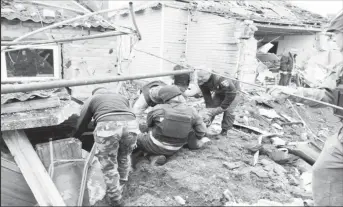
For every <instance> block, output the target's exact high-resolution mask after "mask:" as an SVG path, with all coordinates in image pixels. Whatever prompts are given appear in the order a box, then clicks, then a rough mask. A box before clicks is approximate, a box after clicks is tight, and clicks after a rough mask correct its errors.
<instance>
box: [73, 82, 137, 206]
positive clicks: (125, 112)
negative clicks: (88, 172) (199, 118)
mask: <svg viewBox="0 0 343 207" xmlns="http://www.w3.org/2000/svg"><path fill="white" fill-rule="evenodd" d="M92 95H93V96H92V97H90V98H89V99H88V100H87V101H86V102H85V104H84V106H83V108H82V111H81V114H80V117H79V119H78V122H77V127H76V131H75V134H74V137H76V138H79V137H80V136H81V135H82V134H83V132H85V130H86V129H87V126H88V124H89V122H90V121H91V119H92V118H94V120H95V124H96V127H95V130H94V141H95V143H96V147H97V150H98V151H97V152H96V153H95V156H96V157H97V158H98V159H99V162H100V164H101V170H102V172H103V174H104V178H105V183H106V185H107V193H106V196H107V197H106V199H107V201H108V202H109V204H111V205H113V206H118V205H122V199H121V198H122V191H123V187H124V185H125V183H126V182H127V180H128V176H129V170H130V167H131V157H130V156H131V153H132V151H133V149H134V147H135V146H136V141H137V134H138V133H139V129H138V123H137V121H136V117H135V115H134V114H133V113H132V112H131V110H130V108H129V101H128V99H127V98H125V97H124V96H122V95H120V94H117V93H113V92H110V91H109V90H107V89H105V88H97V89H95V90H94V91H93V92H92Z"/></svg>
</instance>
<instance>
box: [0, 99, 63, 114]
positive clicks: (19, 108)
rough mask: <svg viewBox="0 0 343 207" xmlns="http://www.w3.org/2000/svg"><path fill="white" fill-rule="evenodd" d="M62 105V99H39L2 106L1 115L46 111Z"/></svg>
mask: <svg viewBox="0 0 343 207" xmlns="http://www.w3.org/2000/svg"><path fill="white" fill-rule="evenodd" d="M60 105H61V101H60V99H59V98H58V97H57V96H55V97H50V98H46V99H37V100H30V101H24V102H14V103H9V104H2V105H1V114H9V113H15V112H23V111H30V110H35V109H46V108H53V107H57V106H60Z"/></svg>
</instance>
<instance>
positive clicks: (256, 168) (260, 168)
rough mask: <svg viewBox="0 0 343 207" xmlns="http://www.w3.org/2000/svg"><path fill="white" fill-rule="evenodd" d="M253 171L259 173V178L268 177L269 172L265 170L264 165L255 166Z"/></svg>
mask: <svg viewBox="0 0 343 207" xmlns="http://www.w3.org/2000/svg"><path fill="white" fill-rule="evenodd" d="M251 172H252V173H254V174H255V175H257V176H258V177H259V178H268V177H269V176H268V173H267V172H266V171H265V170H263V168H262V167H254V168H253V169H252V170H251Z"/></svg>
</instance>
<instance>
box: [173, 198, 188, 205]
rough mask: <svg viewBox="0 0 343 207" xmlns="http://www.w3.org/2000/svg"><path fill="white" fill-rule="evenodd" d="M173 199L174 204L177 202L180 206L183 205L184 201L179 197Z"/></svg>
mask: <svg viewBox="0 0 343 207" xmlns="http://www.w3.org/2000/svg"><path fill="white" fill-rule="evenodd" d="M174 199H175V200H176V202H178V203H179V204H180V205H185V204H186V201H185V200H184V199H183V198H182V197H181V196H175V197H174Z"/></svg>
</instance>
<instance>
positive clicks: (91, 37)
mask: <svg viewBox="0 0 343 207" xmlns="http://www.w3.org/2000/svg"><path fill="white" fill-rule="evenodd" d="M127 34H131V33H124V32H117V31H115V32H106V33H103V34H95V35H88V36H82V37H72V38H62V39H54V40H38V41H23V42H3V41H1V45H2V46H12V45H36V44H47V43H58V42H72V41H77V40H88V39H96V38H103V37H112V36H119V35H127ZM4 52H6V51H4Z"/></svg>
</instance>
